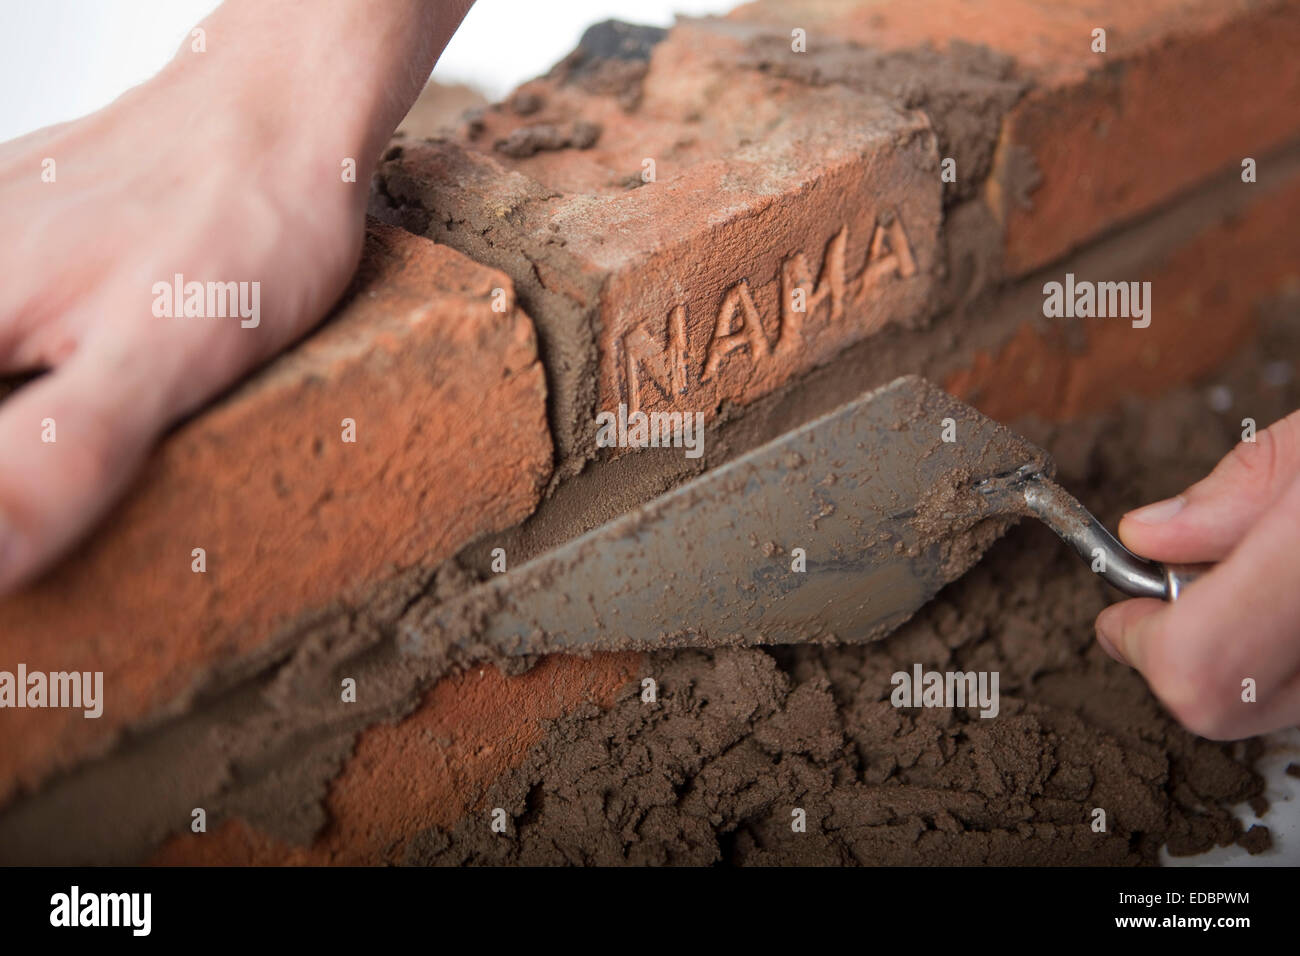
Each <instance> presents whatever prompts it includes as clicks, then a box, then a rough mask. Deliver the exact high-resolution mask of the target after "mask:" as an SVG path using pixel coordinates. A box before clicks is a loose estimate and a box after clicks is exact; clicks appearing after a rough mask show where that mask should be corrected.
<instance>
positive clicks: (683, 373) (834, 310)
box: [619, 214, 916, 410]
mask: <svg viewBox="0 0 1300 956" xmlns="http://www.w3.org/2000/svg"><path fill="white" fill-rule="evenodd" d="M848 244H849V230H848V227H847V226H845V227H843V228H841V229H840V231H839V232H837V233H836V234H835V235H834V236H832V237H831V239H830V241H829V242H827V244H826V249H825V252H824V253H823V255H822V262H821V270H820V272H818V274H817V278H816V280H815V281H814V279H813V270H812V267H811V266H810V265H809V263H808V259H807V257H806V256H805V255H804V254H803V253H802V252H797V253H795V254H794V255H792V256H789V257H787V258H786V259H785V260H784V261H783V262H782V263H781V268H780V275H779V277H778V279H779V281H780V309H779V314H778V316H777V321H776V322H775V323H774V325H775V330H774V334H773V335H772V337H771V338H769V334H768V332H767V331H765V329H764V324H763V317H762V315H761V314H760V312H759V308H758V306H757V304H756V303H755V302H754V295H753V293H752V292H751V291H750V288H749V283H748V282H747V281H746V280H745V279H741V280H740V281H739V282H737V283H735V284H734V285H732V286H731V287H730V288H729V289H727V291H726V293H724V295H723V297H722V301H721V302H720V303H719V305H718V308H717V311H716V313H714V316H713V322H712V324H711V326H709V334H708V336H707V338H705V337H704V336H697V339H699V341H697V342H695V343H692V342H691V341H690V334H689V330H688V327H687V326H688V323H687V311H686V310H687V306H686V303H684V302H683V303H679V304H678V305H675V306H674V307H673V308H672V309H671V310H670V311H669V313H668V315H667V317H666V320H665V322H664V324H663V325H661V326H660V327H659V329H658V330H656V332H651V331H649V330H648V329H647V328H646V326H645V325H644V324H643V325H640V326H637V327H636V328H634V329H632V330H631V331H630V332H628V333H626V334H625V335H623V336H622V338H621V340H620V344H621V350H620V351H621V355H620V356H619V358H621V365H622V368H620V369H619V372H620V373H621V376H620V377H621V382H620V385H621V391H622V397H623V399H624V400H625V401H626V402H627V406H628V408H630V409H633V410H636V409H640V408H643V407H644V405H645V399H646V398H651V397H652V396H651V394H648V393H647V389H650V390H653V391H657V392H658V394H659V395H660V396H662V397H663V398H665V399H669V400H671V399H673V398H674V397H680V396H683V395H686V394H688V393H689V392H690V391H692V390H693V389H694V388H696V387H697V386H700V385H704V384H708V383H709V382H710V381H712V380H714V379H716V377H717V375H718V374H719V372H720V371H721V370H722V369H723V368H724V366H726V365H727V364H728V363H729V362H730V361H740V360H742V357H747V358H748V361H749V362H750V363H752V365H751V370H752V368H757V367H758V366H759V365H761V364H762V363H763V362H764V361H767V360H769V359H771V358H772V357H773V356H777V357H781V356H785V355H788V354H789V353H790V352H792V351H793V350H797V349H799V348H800V347H801V343H802V342H803V336H802V332H803V329H804V328H805V327H806V325H807V323H809V322H812V321H814V318H815V317H820V318H817V321H824V322H828V323H835V322H839V321H842V320H843V318H844V314H845V303H846V302H849V301H852V300H854V299H857V298H860V297H861V296H862V295H863V294H865V293H866V292H867V291H868V290H869V289H871V288H872V287H873V286H874V285H875V284H876V283H878V282H880V281H881V280H883V279H885V278H887V277H890V276H897V277H900V278H907V277H909V276H912V275H915V274H916V261H915V259H914V258H913V256H912V248H911V246H910V244H909V243H908V240H907V233H906V231H905V229H904V228H903V223H902V220H901V219H900V217H899V216H898V215H897V214H894V215H891V216H888V217H886V218H884V219H883V220H882V221H880V222H878V223H877V224H876V226H875V229H874V231H873V232H872V236H871V243H870V247H869V249H868V252H867V256H866V262H865V263H864V265H863V267H862V270H861V271H860V272H859V273H858V274H857V275H855V276H853V277H852V278H847V277H846V274H845V273H846V265H845V258H846V254H847V250H848ZM800 292H801V293H802V295H801V296H799V295H797V293H800ZM800 299H801V300H802V301H800ZM800 305H802V308H800ZM823 306H825V308H823ZM733 353H741V354H740V355H738V356H737V357H736V358H734V359H733V358H732V356H733Z"/></svg>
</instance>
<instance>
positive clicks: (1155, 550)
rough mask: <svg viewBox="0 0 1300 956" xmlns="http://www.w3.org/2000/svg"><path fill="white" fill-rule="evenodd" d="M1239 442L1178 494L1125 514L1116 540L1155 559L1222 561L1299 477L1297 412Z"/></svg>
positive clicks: (1299, 423)
mask: <svg viewBox="0 0 1300 956" xmlns="http://www.w3.org/2000/svg"><path fill="white" fill-rule="evenodd" d="M1255 439H1256V440H1255V441H1253V442H1242V443H1241V444H1239V445H1237V447H1236V448H1234V449H1233V450H1232V451H1231V452H1229V453H1228V455H1227V456H1225V457H1224V459H1223V460H1222V461H1221V462H1219V464H1218V466H1217V467H1216V468H1215V469H1214V471H1213V472H1211V473H1210V475H1209V476H1208V477H1206V478H1204V479H1203V480H1201V481H1198V482H1197V483H1196V484H1194V485H1192V486H1191V487H1190V488H1188V489H1187V490H1186V491H1185V492H1183V493H1182V494H1181V495H1178V496H1177V497H1175V498H1169V499H1166V500H1164V501H1158V502H1156V503H1155V504H1151V505H1147V506H1146V507H1145V508H1139V509H1138V510H1137V511H1133V512H1130V513H1129V514H1127V515H1125V516H1124V518H1123V520H1122V521H1121V522H1120V525H1119V535H1120V539H1121V540H1122V541H1123V542H1124V544H1126V545H1127V546H1128V547H1129V548H1131V549H1132V550H1134V551H1136V552H1137V553H1138V554H1143V555H1146V556H1148V557H1151V558H1155V559H1156V560H1158V561H1179V562H1195V561H1221V560H1223V558H1224V557H1226V556H1227V554H1228V552H1230V551H1231V550H1232V549H1233V547H1234V546H1235V545H1236V544H1237V542H1239V541H1240V540H1241V539H1242V537H1243V536H1244V535H1245V534H1246V532H1247V530H1248V529H1249V528H1250V527H1251V526H1252V525H1253V524H1254V523H1255V522H1256V521H1257V520H1259V517H1260V516H1261V515H1262V514H1263V513H1264V512H1265V511H1266V510H1267V509H1268V508H1269V507H1270V506H1271V505H1273V503H1274V502H1276V501H1277V500H1278V498H1279V497H1280V496H1281V495H1282V494H1283V492H1284V491H1285V490H1286V489H1287V487H1288V486H1289V485H1290V484H1291V482H1293V481H1295V480H1296V477H1297V475H1300V412H1294V413H1292V414H1291V415H1289V416H1287V417H1286V418H1284V419H1282V420H1281V421H1279V422H1276V423H1274V424H1273V425H1272V426H1271V427H1269V428H1267V429H1265V430H1264V431H1262V432H1260V433H1259V434H1257V435H1256V436H1255Z"/></svg>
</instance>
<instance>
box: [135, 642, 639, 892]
mask: <svg viewBox="0 0 1300 956" xmlns="http://www.w3.org/2000/svg"><path fill="white" fill-rule="evenodd" d="M640 664H641V655H640V654H633V653H628V654H604V653H600V654H593V655H592V656H591V657H590V658H589V659H583V658H576V657H567V656H562V655H556V656H551V657H547V658H545V659H543V660H542V661H541V663H539V664H538V665H537V666H536V667H534V668H533V669H532V670H530V671H528V672H527V673H525V674H520V675H518V676H514V677H507V676H504V675H503V674H502V673H501V672H500V671H499V670H497V669H496V668H495V667H493V666H491V665H486V666H484V667H483V668H482V669H471V670H469V671H466V672H464V673H461V674H457V675H456V676H454V677H449V678H447V679H446V680H443V681H441V682H440V683H438V684H437V685H436V686H435V687H434V688H433V689H432V690H430V691H429V692H428V694H426V695H425V698H424V700H423V701H422V702H421V704H420V706H419V708H418V709H416V710H415V711H414V712H413V713H412V714H410V716H408V717H406V718H405V719H404V720H402V721H401V722H400V723H398V724H396V725H392V726H389V725H386V724H381V725H379V726H376V727H372V728H370V729H369V730H367V731H365V732H364V733H363V734H362V735H361V737H360V739H359V740H358V741H357V745H356V749H355V751H354V753H353V755H352V758H351V759H350V760H349V761H348V763H347V765H346V766H345V767H344V768H343V771H342V772H341V773H340V774H339V776H338V777H336V778H335V779H334V780H333V781H332V782H331V784H330V788H329V794H328V795H327V796H326V799H325V806H326V809H327V810H328V812H329V817H330V823H329V825H328V826H327V827H326V828H325V830H324V831H323V832H322V833H321V834H320V835H319V836H318V837H317V838H316V840H315V841H314V842H313V843H312V844H311V845H310V846H291V845H289V844H287V843H285V842H283V841H281V840H277V839H275V838H274V837H270V836H267V835H265V834H262V833H259V832H257V831H256V830H255V829H253V828H252V827H250V826H249V825H248V824H246V823H245V822H244V821H242V820H240V819H233V820H230V821H228V822H226V823H224V824H223V825H222V826H221V827H219V828H217V829H216V830H214V831H213V832H211V833H207V834H202V835H194V834H189V833H186V834H182V835H180V836H176V837H173V838H172V839H171V840H169V841H168V842H167V843H166V844H165V845H164V846H163V847H161V848H160V849H159V851H158V853H157V854H155V856H154V857H153V859H152V862H153V863H157V864H163V865H178V864H185V865H191V864H205V865H225V866H230V865H249V864H258V865H283V864H317V865H319V864H326V863H333V864H349V865H374V864H379V863H399V862H401V860H402V850H403V847H404V846H405V844H406V842H407V841H408V840H409V839H410V838H411V837H412V836H414V835H415V834H416V833H418V832H419V831H421V830H423V829H427V828H429V827H434V826H437V827H443V828H450V827H451V826H453V825H454V824H455V823H456V822H457V821H458V820H460V819H461V818H462V817H463V816H465V814H467V813H469V812H471V811H474V810H481V809H484V808H483V806H482V798H483V796H484V795H485V792H486V790H487V788H488V787H489V786H491V784H492V783H493V781H495V780H496V779H497V777H499V776H500V775H501V774H502V773H504V772H506V771H507V770H510V769H512V768H514V767H517V766H519V764H520V763H522V762H523V760H524V757H525V756H526V754H527V752H528V749H529V748H530V747H532V746H533V744H535V743H537V742H538V741H539V740H541V739H542V734H543V733H544V731H545V728H544V725H543V722H544V721H546V720H551V719H554V718H557V717H561V716H564V715H565V714H569V713H572V712H573V711H574V710H576V709H577V708H578V707H579V706H580V705H582V704H584V703H591V704H595V705H597V706H601V707H608V706H609V705H610V704H612V703H613V701H614V695H615V694H616V692H617V691H618V690H619V688H621V687H622V686H623V685H625V684H626V683H627V682H628V681H629V680H631V679H632V678H634V677H636V676H638V668H639V667H640ZM484 821H485V822H484V825H485V826H486V821H487V817H486V816H485V817H484Z"/></svg>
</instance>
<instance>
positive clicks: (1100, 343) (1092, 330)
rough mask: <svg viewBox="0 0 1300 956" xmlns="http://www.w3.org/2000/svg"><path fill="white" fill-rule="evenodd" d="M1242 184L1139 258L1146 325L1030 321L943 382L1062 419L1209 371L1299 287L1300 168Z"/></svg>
mask: <svg viewBox="0 0 1300 956" xmlns="http://www.w3.org/2000/svg"><path fill="white" fill-rule="evenodd" d="M1240 188H1241V189H1243V190H1259V192H1258V193H1257V198H1256V200H1255V202H1253V203H1251V204H1250V205H1248V206H1247V207H1246V208H1245V209H1244V210H1242V211H1241V212H1240V213H1239V214H1234V215H1229V216H1226V217H1224V218H1223V219H1221V220H1218V221H1215V222H1212V223H1211V224H1209V225H1207V226H1205V227H1204V228H1202V229H1200V230H1199V231H1197V232H1195V233H1193V234H1192V235H1189V236H1187V237H1185V239H1184V240H1183V241H1182V242H1181V243H1180V244H1179V245H1178V246H1177V247H1176V248H1175V249H1174V250H1173V251H1171V252H1169V253H1168V254H1166V255H1164V256H1161V257H1158V259H1157V260H1156V261H1152V262H1149V263H1148V262H1140V263H1136V265H1137V266H1138V267H1139V268H1140V277H1141V278H1142V279H1143V280H1146V281H1150V282H1151V297H1152V310H1153V314H1152V321H1151V325H1150V326H1149V327H1148V328H1145V329H1134V328H1132V327H1131V325H1130V323H1129V322H1127V321H1125V320H1123V319H1119V320H1117V319H1113V318H1098V319H1071V320H1056V321H1057V322H1058V323H1060V322H1062V321H1064V322H1068V323H1069V325H1065V324H1055V325H1050V324H1049V325H1045V323H1043V322H1042V321H1041V318H1039V319H1034V320H1031V321H1027V322H1025V323H1024V324H1023V325H1021V326H1020V327H1019V329H1018V331H1017V332H1016V333H1015V335H1014V336H1013V337H1012V338H1011V339H1010V340H1009V341H1008V342H1007V343H1005V344H1004V345H1002V346H1001V347H999V348H997V349H994V350H985V351H983V352H981V353H979V354H977V355H976V356H975V359H974V361H973V362H972V364H971V365H970V366H969V367H968V368H965V369H961V370H958V371H956V372H953V373H952V374H951V375H949V376H948V378H947V379H946V380H945V381H944V386H945V387H946V388H947V389H948V390H949V391H950V392H953V393H954V394H956V395H960V396H962V397H964V398H966V399H967V400H968V401H971V402H973V403H974V404H976V405H977V406H978V407H979V408H980V409H981V410H982V411H984V412H985V413H986V414H988V415H990V416H992V417H993V418H997V419H1001V420H1003V421H1013V420H1015V419H1018V418H1021V417H1023V416H1025V415H1030V414H1033V415H1037V416H1039V417H1041V418H1044V419H1048V420H1066V419H1071V418H1077V417H1079V416H1082V415H1086V414H1088V413H1091V412H1097V411H1101V410H1103V409H1105V408H1106V407H1108V406H1110V405H1112V404H1114V403H1115V402H1117V401H1119V400H1120V399H1121V398H1123V397H1124V396H1126V395H1136V396H1155V395H1159V394H1161V393H1163V392H1165V391H1167V390H1168V389H1170V388H1172V387H1174V386H1175V385H1180V384H1185V383H1188V382H1192V381H1195V380H1196V379H1198V378H1199V377H1201V376H1203V375H1205V374H1207V373H1209V372H1210V371H1212V370H1213V369H1214V368H1215V367H1216V366H1218V365H1219V364H1220V363H1221V362H1222V361H1223V360H1224V359H1225V358H1226V357H1227V356H1229V355H1230V354H1231V353H1232V352H1233V351H1234V349H1235V348H1236V347H1237V346H1238V345H1240V344H1241V343H1243V342H1245V341H1247V340H1248V339H1249V338H1250V337H1251V335H1252V334H1253V333H1254V323H1255V320H1256V309H1257V307H1258V306H1259V305H1260V304H1261V303H1262V302H1263V301H1265V300H1267V299H1268V298H1269V297H1271V296H1273V295H1275V294H1277V293H1279V292H1281V291H1283V290H1284V289H1286V288H1296V287H1297V286H1300V260H1297V258H1296V256H1295V249H1296V247H1297V233H1298V229H1297V223H1300V174H1297V173H1295V172H1294V171H1292V172H1291V174H1290V177H1289V182H1287V184H1286V185H1285V186H1284V187H1280V188H1276V189H1272V190H1268V191H1267V192H1265V191H1263V187H1261V186H1252V185H1245V184H1243V185H1242V186H1241V187H1240ZM1136 277H1137V274H1136V273H1135V274H1134V276H1132V278H1136ZM1058 278H1059V277H1058ZM1081 278H1083V277H1081ZM1107 278H1117V279H1118V278H1126V279H1127V278H1130V277H1129V276H1125V277H1120V276H1113V277H1111V276H1108V277H1107ZM1080 331H1081V332H1082V343H1081V344H1080V343H1079V342H1078V335H1077V334H1075V333H1077V332H1080Z"/></svg>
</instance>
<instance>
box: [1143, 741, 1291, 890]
mask: <svg viewBox="0 0 1300 956" xmlns="http://www.w3.org/2000/svg"><path fill="white" fill-rule="evenodd" d="M1289 763H1300V729H1294V728H1293V729H1291V730H1285V731H1282V732H1280V733H1276V734H1272V735H1271V736H1270V737H1269V751H1268V753H1266V754H1265V755H1264V757H1263V758H1262V759H1261V760H1260V764H1259V770H1260V772H1261V773H1262V774H1263V775H1264V781H1265V784H1266V789H1265V791H1264V796H1266V797H1268V801H1269V809H1268V812H1267V813H1266V814H1264V816H1263V817H1257V816H1255V814H1253V813H1252V812H1251V810H1250V807H1248V806H1246V805H1244V804H1243V805H1242V806H1240V807H1238V808H1237V816H1238V817H1239V818H1240V819H1241V822H1242V823H1243V824H1244V825H1245V826H1246V827H1247V828H1249V827H1250V825H1251V824H1253V823H1262V824H1264V826H1266V827H1268V829H1269V832H1270V833H1272V835H1273V849H1271V850H1268V851H1266V852H1264V853H1261V854H1259V855H1258V856H1251V855H1250V854H1249V853H1247V852H1246V851H1245V850H1243V849H1242V848H1241V847H1239V846H1224V847H1215V848H1214V849H1213V850H1211V851H1210V852H1209V853H1202V854H1200V855H1199V856H1192V857H1171V856H1169V854H1167V853H1165V852H1163V851H1161V861H1162V862H1163V863H1164V864H1165V865H1166V866H1300V778H1296V777H1289V776H1287V774H1286V767H1287V764H1289Z"/></svg>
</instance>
